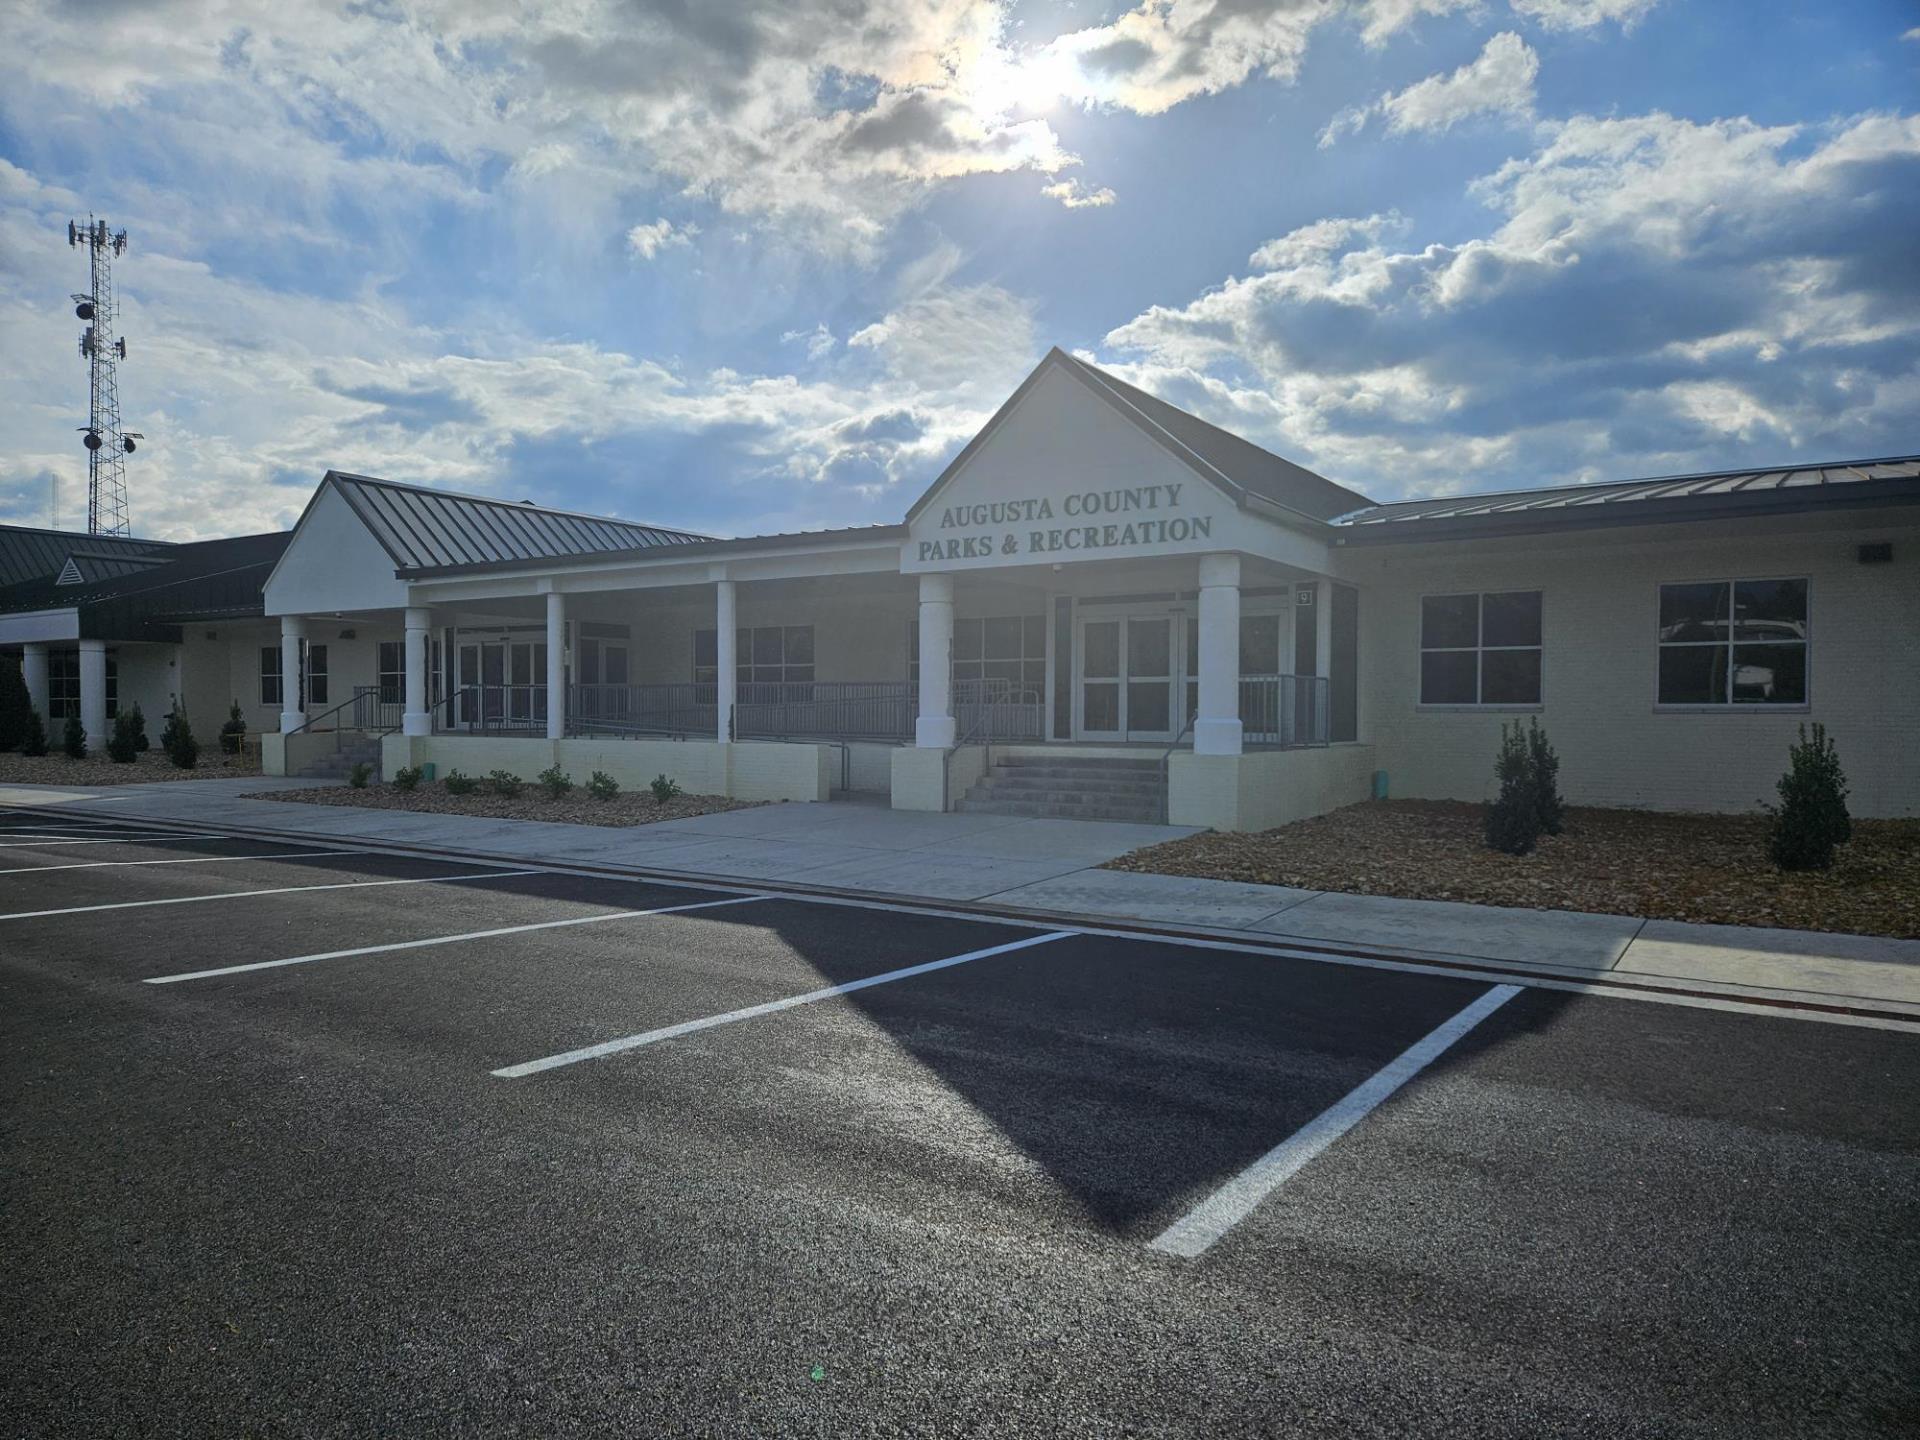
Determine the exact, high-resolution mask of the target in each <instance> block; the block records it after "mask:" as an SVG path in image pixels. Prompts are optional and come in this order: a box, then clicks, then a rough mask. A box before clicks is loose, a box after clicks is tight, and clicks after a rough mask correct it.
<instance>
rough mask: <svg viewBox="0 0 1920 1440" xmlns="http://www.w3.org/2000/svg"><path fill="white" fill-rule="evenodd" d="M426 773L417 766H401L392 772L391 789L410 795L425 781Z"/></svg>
mask: <svg viewBox="0 0 1920 1440" xmlns="http://www.w3.org/2000/svg"><path fill="white" fill-rule="evenodd" d="M426 773H427V772H426V771H424V770H422V769H421V768H420V767H419V766H418V765H402V766H401V767H400V768H399V769H398V770H396V771H394V772H393V788H394V789H396V790H401V791H404V792H406V793H408V794H411V793H412V792H413V790H414V789H415V787H417V786H418V785H419V784H420V782H421V781H422V780H424V779H426Z"/></svg>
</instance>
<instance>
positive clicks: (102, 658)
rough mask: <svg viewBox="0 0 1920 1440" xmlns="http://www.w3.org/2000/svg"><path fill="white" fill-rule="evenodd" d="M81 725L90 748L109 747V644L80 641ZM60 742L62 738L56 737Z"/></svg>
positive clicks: (96, 641)
mask: <svg viewBox="0 0 1920 1440" xmlns="http://www.w3.org/2000/svg"><path fill="white" fill-rule="evenodd" d="M80 724H81V727H82V728H83V729H84V730H85V731H86V732H87V749H89V750H104V749H106V748H107V740H108V738H109V737H108V735H107V642H106V641H104V640H82V641H81V642H80ZM53 738H54V740H55V743H58V739H59V737H58V736H55V737H53Z"/></svg>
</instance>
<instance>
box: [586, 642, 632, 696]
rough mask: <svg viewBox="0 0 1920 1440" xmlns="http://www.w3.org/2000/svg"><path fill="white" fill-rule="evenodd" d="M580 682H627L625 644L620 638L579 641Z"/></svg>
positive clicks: (608, 683)
mask: <svg viewBox="0 0 1920 1440" xmlns="http://www.w3.org/2000/svg"><path fill="white" fill-rule="evenodd" d="M579 678H580V683H581V684H582V685H624V684H626V683H627V646H626V642H625V641H621V640H600V639H594V638H591V637H589V638H584V639H582V640H581V641H580V677H579Z"/></svg>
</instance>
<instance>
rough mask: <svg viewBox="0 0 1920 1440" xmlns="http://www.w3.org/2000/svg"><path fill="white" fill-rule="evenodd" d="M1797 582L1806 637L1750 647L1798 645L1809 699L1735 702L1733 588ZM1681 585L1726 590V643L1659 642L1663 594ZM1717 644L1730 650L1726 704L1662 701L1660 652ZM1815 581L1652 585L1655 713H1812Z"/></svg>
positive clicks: (1726, 578)
mask: <svg viewBox="0 0 1920 1440" xmlns="http://www.w3.org/2000/svg"><path fill="white" fill-rule="evenodd" d="M1789 580H1791V581H1796V582H1798V583H1799V584H1801V585H1803V586H1805V587H1806V595H1807V615H1806V621H1805V624H1806V633H1805V634H1804V635H1803V636H1802V637H1801V638H1800V639H1799V640H1777V641H1766V640H1749V641H1746V642H1744V643H1746V644H1749V645H1766V644H1777V645H1799V646H1800V647H1801V648H1802V650H1803V652H1804V653H1805V655H1806V663H1805V667H1804V668H1805V672H1806V696H1805V698H1804V699H1800V700H1789V701H1782V702H1774V701H1768V700H1735V699H1734V698H1733V696H1732V693H1731V692H1732V689H1733V672H1734V666H1733V653H1732V652H1733V650H1734V649H1735V648H1736V647H1737V646H1738V645H1740V644H1741V643H1743V642H1741V641H1737V640H1735V639H1734V638H1733V633H1734V616H1733V608H1732V607H1733V600H1734V595H1735V593H1736V591H1735V589H1734V587H1736V586H1739V585H1768V584H1780V583H1781V582H1783V581H1789ZM1679 585H1725V586H1727V587H1728V590H1727V607H1728V609H1727V638H1726V640H1725V641H1706V640H1676V641H1671V642H1669V641H1664V640H1662V639H1661V638H1660V592H1661V591H1663V590H1665V589H1667V588H1668V587H1669V586H1679ZM1715 644H1723V645H1724V646H1725V648H1726V650H1727V652H1728V653H1727V689H1728V692H1729V693H1728V696H1727V698H1726V699H1725V700H1674V701H1666V700H1662V699H1661V698H1660V652H1661V651H1663V650H1666V649H1668V648H1672V649H1676V650H1677V649H1700V650H1705V649H1708V648H1710V647H1711V646H1712V645H1715ZM1813 679H1814V677H1813V577H1812V576H1811V575H1808V574H1804V573H1802V574H1791V575H1710V576H1706V577H1703V578H1698V579H1687V580H1656V581H1654V582H1653V709H1654V713H1655V714H1659V715H1739V714H1743V713H1744V714H1753V715H1796V714H1799V715H1804V714H1808V713H1810V712H1811V711H1812V709H1813Z"/></svg>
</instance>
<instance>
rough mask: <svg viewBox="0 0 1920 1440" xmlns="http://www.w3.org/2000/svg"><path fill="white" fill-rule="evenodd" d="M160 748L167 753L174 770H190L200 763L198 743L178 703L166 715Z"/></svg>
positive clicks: (185, 714) (185, 713) (184, 712)
mask: <svg viewBox="0 0 1920 1440" xmlns="http://www.w3.org/2000/svg"><path fill="white" fill-rule="evenodd" d="M160 748H161V749H162V750H164V751H166V752H167V759H169V760H171V761H172V762H173V763H174V766H175V768H176V769H180V770H191V769H193V767H194V766H196V765H198V764H199V763H200V742H199V741H198V740H196V739H194V738H193V726H191V725H189V724H188V723H187V712H186V711H184V710H182V709H181V708H180V705H179V702H178V701H176V702H175V703H174V707H173V709H172V710H170V711H169V712H168V713H167V723H166V726H165V728H164V729H162V730H161V732H160Z"/></svg>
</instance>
